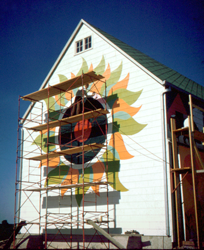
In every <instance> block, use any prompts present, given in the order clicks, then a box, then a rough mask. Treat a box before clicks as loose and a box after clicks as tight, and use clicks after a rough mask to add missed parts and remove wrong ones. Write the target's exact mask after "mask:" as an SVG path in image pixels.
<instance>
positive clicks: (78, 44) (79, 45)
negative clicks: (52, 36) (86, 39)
mask: <svg viewBox="0 0 204 250" xmlns="http://www.w3.org/2000/svg"><path fill="white" fill-rule="evenodd" d="M81 51H83V40H79V41H77V42H76V53H79V52H81Z"/></svg>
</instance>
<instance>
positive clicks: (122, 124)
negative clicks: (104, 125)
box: [114, 117, 147, 135]
mask: <svg viewBox="0 0 204 250" xmlns="http://www.w3.org/2000/svg"><path fill="white" fill-rule="evenodd" d="M114 122H117V123H118V125H119V132H120V133H121V134H122V135H134V134H137V133H139V132H140V131H141V130H142V129H143V128H144V127H146V126H147V124H140V123H138V122H136V121H135V120H134V119H133V118H132V117H131V118H129V119H127V120H122V119H119V118H116V119H114Z"/></svg>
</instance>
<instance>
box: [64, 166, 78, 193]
mask: <svg viewBox="0 0 204 250" xmlns="http://www.w3.org/2000/svg"><path fill="white" fill-rule="evenodd" d="M78 180H79V171H78V170H77V169H73V168H70V169H69V172H68V174H67V176H66V178H65V179H64V181H63V182H62V183H61V186H64V185H70V184H76V183H78ZM67 190H68V188H63V189H61V196H64V194H65V193H66V192H67Z"/></svg>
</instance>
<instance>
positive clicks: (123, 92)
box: [113, 89, 142, 105]
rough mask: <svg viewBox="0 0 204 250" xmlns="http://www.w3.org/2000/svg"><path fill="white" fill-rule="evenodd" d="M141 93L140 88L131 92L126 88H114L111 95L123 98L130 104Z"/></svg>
mask: <svg viewBox="0 0 204 250" xmlns="http://www.w3.org/2000/svg"><path fill="white" fill-rule="evenodd" d="M141 93H142V90H140V91H137V92H132V91H129V90H127V89H116V90H115V91H113V96H117V97H118V98H120V99H122V100H124V101H125V102H126V103H127V104H129V105H132V104H133V103H135V102H136V101H137V99H138V98H139V97H140V95H141Z"/></svg>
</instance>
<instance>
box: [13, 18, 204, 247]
mask: <svg viewBox="0 0 204 250" xmlns="http://www.w3.org/2000/svg"><path fill="white" fill-rule="evenodd" d="M84 86H85V87H84ZM188 94H192V96H191V97H192V98H193V103H195V104H196V105H197V107H196V106H194V109H193V110H194V122H195V124H196V128H197V130H199V131H200V132H202V129H203V112H202V108H203V106H204V105H203V99H204V92H203V87H202V86H200V85H198V84H197V83H195V82H193V81H191V80H189V79H188V78H186V77H184V76H182V75H181V74H179V73H177V72H176V71H174V70H172V69H170V68H168V67H166V66H164V65H163V64H161V63H159V62H157V61H155V60H154V59H152V58H150V57H148V56H146V55H145V54H143V53H141V52H140V51H138V50H136V49H134V48H132V47H130V46H128V45H127V44H125V43H123V42H121V41H119V40H118V39H116V38H114V37H112V36H111V35H109V34H107V33H105V32H103V31H101V30H100V29H98V28H96V27H94V26H92V25H90V24H89V23H87V22H86V21H84V20H81V21H80V22H79V24H78V26H77V27H76V29H75V30H74V32H73V34H72V35H71V37H70V39H69V40H68V42H67V44H66V45H65V47H64V49H63V51H62V52H61V54H60V55H59V57H58V59H57V61H56V63H55V64H54V66H53V67H52V69H51V70H50V72H49V74H48V76H47V77H46V79H45V80H44V82H43V83H42V85H41V87H40V89H39V91H36V92H35V93H32V94H28V95H26V96H24V97H23V98H22V99H23V100H28V101H31V105H30V106H29V108H28V110H27V112H26V113H25V115H24V117H23V119H22V120H21V123H20V127H21V137H20V140H21V143H20V144H19V145H20V146H19V148H18V150H19V159H18V160H19V164H18V171H17V185H16V187H17V188H16V213H15V218H16V223H19V222H20V221H26V223H27V225H26V226H24V227H23V228H22V229H21V236H22V235H23V233H26V235H28V234H29V235H31V236H32V235H43V241H44V244H45V245H44V247H47V248H51V247H56V248H74V247H78V248H86V247H87V248H91V247H95V246H96V245H93V244H96V241H100V242H102V240H100V239H101V238H100V239H99V240H93V239H94V237H92V235H94V234H95V229H97V226H100V229H101V228H102V229H104V230H105V231H106V232H108V234H109V236H110V237H111V238H110V239H109V240H110V242H111V243H107V242H105V243H104V244H102V243H101V244H102V245H101V246H100V247H101V248H105V246H106V247H107V248H109V247H110V245H108V244H111V247H113V245H115V246H117V247H120V246H121V245H122V246H124V247H127V248H137V247H138V248H141V247H145V248H161V249H162V248H172V246H177V245H178V246H181V245H182V241H185V242H190V241H191V240H192V242H193V240H194V241H196V240H197V243H198V244H199V242H200V241H201V238H202V233H200V234H199V232H200V231H199V226H198V223H197V222H196V218H197V217H196V216H197V215H196V213H195V215H194V212H192V211H194V210H192V209H193V208H192V206H194V205H196V204H198V206H201V207H202V206H203V202H202V200H203V199H202V197H203V196H202V195H203V193H202V192H201V194H200V193H199V195H196V193H194V195H193V194H192V195H191V197H194V198H195V199H194V200H192V202H191V204H193V205H189V204H187V203H188V200H189V198H188V197H187V196H186V195H187V194H186V193H187V191H186V190H188V188H189V189H190V188H191V186H188V184H186V185H187V186H186V187H185V184H184V181H183V185H182V186H181V185H179V181H180V180H181V179H182V178H183V177H184V175H187V174H186V173H188V176H190V178H191V179H192V178H194V175H193V174H191V170H189V169H187V170H186V169H185V167H190V168H191V167H192V166H191V164H190V166H187V165H186V164H187V162H189V161H187V160H186V159H187V158H185V157H187V156H189V155H190V151H189V149H191V148H192V147H191V145H190V146H189V143H190V142H186V140H184V139H183V138H184V137H183V134H181V135H180V134H179V135H180V138H179V141H177V142H175V141H174V142H173V145H174V147H173V149H172V138H171V137H172V136H171V133H172V132H171V126H170V117H171V116H172V115H175V119H176V128H181V127H184V120H185V119H186V118H187V116H188V115H191V117H193V114H192V113H191V112H190V111H191V108H189V104H188V102H189V100H188V98H189V97H188ZM191 97H190V98H191ZM77 102H78V103H77ZM198 106H199V107H200V109H199V108H198ZM189 130H190V129H189ZM48 131H49V132H48ZM193 132H194V131H193ZM192 134H193V133H192ZM48 138H49V139H48ZM182 139H183V141H182ZM177 144H178V145H177ZM197 144H198V145H197V146H198V147H197V148H198V151H199V152H200V158H202V157H203V155H202V150H203V148H202V144H201V143H200V142H198V141H197ZM175 150H177V151H178V152H177V151H175ZM182 150H183V151H182ZM172 151H173V153H172ZM174 151H175V152H176V156H175V157H174V156H173V155H174ZM182 154H183V155H182ZM177 155H179V158H178V157H177ZM193 156H195V154H192V155H190V159H192V157H193ZM182 157H183V158H182ZM196 157H198V156H196ZM176 161H178V162H177V165H176ZM195 161H196V164H197V165H196V167H195V168H196V169H197V170H199V171H200V172H202V169H203V167H202V164H201V163H200V162H201V161H202V160H201V161H199V159H198V160H197V158H196V159H195V160H194V162H195ZM182 164H183V165H182ZM174 168H175V169H177V168H181V169H182V171H181V170H179V171H180V172H179V171H177V172H176V170H175V171H172V169H174ZM193 171H194V170H193V169H192V173H193ZM194 172H195V173H196V170H195V171H194ZM197 172H198V171H197ZM172 173H173V174H172ZM176 173H178V174H176ZM199 176H201V177H195V178H201V179H202V178H203V177H202V175H199ZM184 180H187V177H186V176H185V177H184ZM199 180H200V179H199ZM199 180H198V181H197V183H200V184H199V185H200V186H199V188H198V189H201V190H202V189H203V186H202V182H201V181H199ZM188 183H190V182H189V181H188ZM189 185H193V184H189ZM193 187H194V186H193ZM185 188H186V190H185ZM191 189H192V188H191ZM196 190H197V189H196ZM196 197H197V199H196ZM196 201H197V203H196ZM194 202H195V203H194ZM182 204H183V205H182ZM196 209H197V207H196ZM197 210H198V211H199V208H198V209H197ZM197 210H196V211H197ZM189 216H195V219H192V220H193V221H192V223H191V222H189V221H188V219H187V218H189ZM199 216H201V215H199ZM199 218H201V217H199ZM92 222H93V223H94V224H91V223H92ZM196 223H197V224H196ZM189 225H191V226H189ZM189 228H190V229H189ZM197 228H198V229H197ZM100 229H97V230H98V231H97V230H96V231H97V232H100V233H99V234H101V235H102V236H100V237H104V238H103V241H106V239H107V235H105V234H104V232H102V231H100ZM96 236H97V235H96ZM96 236H95V237H96ZM98 237H99V236H98ZM131 237H132V238H131ZM96 238H97V237H96ZM130 238H131V240H132V243H130ZM133 238H134V240H133ZM29 239H30V238H29ZM114 240H116V242H115V241H114ZM16 244H19V242H18V243H16ZM117 244H119V245H117ZM120 244H121V245H120ZM131 244H132V245H131Z"/></svg>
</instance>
